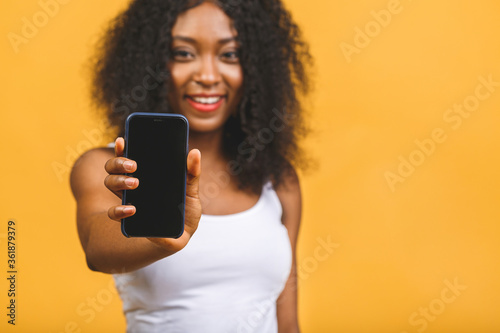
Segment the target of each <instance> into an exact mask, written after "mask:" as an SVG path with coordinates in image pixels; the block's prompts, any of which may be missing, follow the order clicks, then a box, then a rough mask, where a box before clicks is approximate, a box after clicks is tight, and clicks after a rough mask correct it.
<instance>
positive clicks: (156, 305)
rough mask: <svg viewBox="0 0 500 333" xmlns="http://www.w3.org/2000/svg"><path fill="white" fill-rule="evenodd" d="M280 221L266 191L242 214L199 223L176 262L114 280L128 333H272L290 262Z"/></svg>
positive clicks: (277, 204) (278, 211)
mask: <svg viewBox="0 0 500 333" xmlns="http://www.w3.org/2000/svg"><path fill="white" fill-rule="evenodd" d="M281 215H282V208H281V203H280V201H279V198H278V196H277V195H276V192H275V191H274V190H273V188H272V185H271V184H270V183H268V184H266V185H265V186H264V188H263V191H262V194H261V196H260V198H259V201H258V202H257V203H256V204H255V206H253V207H252V208H250V209H248V210H246V211H243V212H241V213H236V214H230V215H202V217H201V220H200V223H199V227H198V230H197V231H196V232H195V234H194V235H193V237H192V239H191V240H190V241H189V243H188V245H187V246H186V247H185V248H184V249H182V250H181V251H179V252H177V253H176V254H174V255H171V256H169V257H167V258H164V259H162V260H159V261H157V262H155V263H153V264H151V265H149V266H146V267H144V268H141V269H139V270H137V271H134V272H131V273H125V274H115V275H114V278H115V283H116V287H117V289H118V292H119V294H120V296H121V298H122V301H123V311H124V313H125V316H126V319H127V332H134V333H135V332H144V333H154V332H162V333H225V332H227V333H235V332H236V333H250V332H259V333H271V332H272V333H276V332H277V318H276V299H277V298H278V296H279V295H280V293H281V291H282V290H283V288H284V286H285V282H286V280H287V278H288V275H289V273H290V269H291V262H292V253H291V247H290V241H289V238H288V233H287V229H286V228H285V226H284V225H283V224H282V223H281Z"/></svg>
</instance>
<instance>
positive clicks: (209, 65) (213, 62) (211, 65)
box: [194, 56, 221, 86]
mask: <svg viewBox="0 0 500 333" xmlns="http://www.w3.org/2000/svg"><path fill="white" fill-rule="evenodd" d="M194 80H195V81H196V83H198V84H201V85H204V86H211V85H214V84H217V83H219V82H220V80H221V75H220V71H219V68H218V65H217V59H216V58H215V57H213V56H205V57H202V58H201V59H200V64H199V66H198V70H197V72H196V74H195V76H194Z"/></svg>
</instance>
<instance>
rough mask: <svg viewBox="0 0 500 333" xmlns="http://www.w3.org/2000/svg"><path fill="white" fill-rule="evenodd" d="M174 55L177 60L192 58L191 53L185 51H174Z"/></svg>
mask: <svg viewBox="0 0 500 333" xmlns="http://www.w3.org/2000/svg"><path fill="white" fill-rule="evenodd" d="M172 53H173V55H174V58H176V59H188V58H190V57H191V53H190V52H188V51H185V50H174V51H173V52H172Z"/></svg>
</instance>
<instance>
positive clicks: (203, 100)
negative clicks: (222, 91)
mask: <svg viewBox="0 0 500 333" xmlns="http://www.w3.org/2000/svg"><path fill="white" fill-rule="evenodd" d="M221 98H222V97H220V96H219V97H191V99H193V100H194V101H195V102H197V103H202V104H214V103H217V102H218V101H220V99H221Z"/></svg>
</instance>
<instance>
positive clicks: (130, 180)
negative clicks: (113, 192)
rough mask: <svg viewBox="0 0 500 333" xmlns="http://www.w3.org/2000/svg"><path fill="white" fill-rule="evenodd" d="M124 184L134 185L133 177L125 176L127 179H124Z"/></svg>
mask: <svg viewBox="0 0 500 333" xmlns="http://www.w3.org/2000/svg"><path fill="white" fill-rule="evenodd" d="M125 184H126V185H127V186H134V185H135V179H134V178H127V179H125Z"/></svg>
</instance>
